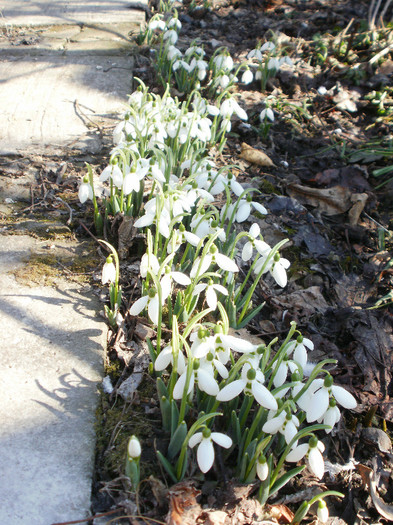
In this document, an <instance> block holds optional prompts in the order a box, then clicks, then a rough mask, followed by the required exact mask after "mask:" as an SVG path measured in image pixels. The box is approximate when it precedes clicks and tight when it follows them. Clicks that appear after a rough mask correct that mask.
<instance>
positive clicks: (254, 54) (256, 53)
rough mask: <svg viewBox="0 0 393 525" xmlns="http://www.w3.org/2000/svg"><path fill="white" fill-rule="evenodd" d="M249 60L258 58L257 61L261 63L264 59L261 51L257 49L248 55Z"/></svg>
mask: <svg viewBox="0 0 393 525" xmlns="http://www.w3.org/2000/svg"><path fill="white" fill-rule="evenodd" d="M247 58H248V59H251V58H256V59H257V60H259V61H261V60H262V59H263V54H262V52H261V50H260V49H258V48H256V49H252V50H251V51H250V52H249V53H248V55H247Z"/></svg>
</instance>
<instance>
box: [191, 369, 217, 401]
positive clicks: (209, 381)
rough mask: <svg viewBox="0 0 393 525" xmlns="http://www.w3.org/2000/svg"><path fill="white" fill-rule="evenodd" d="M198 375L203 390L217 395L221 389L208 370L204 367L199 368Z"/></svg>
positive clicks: (210, 394) (211, 394)
mask: <svg viewBox="0 0 393 525" xmlns="http://www.w3.org/2000/svg"><path fill="white" fill-rule="evenodd" d="M197 375H198V385H199V387H200V389H201V390H202V392H206V394H208V395H209V396H216V395H217V394H218V392H219V391H220V389H219V388H218V384H217V382H216V381H215V379H214V377H213V376H212V375H211V374H209V372H206V370H203V368H198V372H197Z"/></svg>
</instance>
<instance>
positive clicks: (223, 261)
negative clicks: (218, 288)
mask: <svg viewBox="0 0 393 525" xmlns="http://www.w3.org/2000/svg"><path fill="white" fill-rule="evenodd" d="M215 260H216V263H217V264H218V266H219V267H220V268H221V269H222V270H225V271H227V272H238V271H239V268H238V267H237V264H236V263H235V262H234V261H232V259H230V258H229V257H227V256H226V255H224V254H222V253H216V254H215ZM209 266H210V265H209Z"/></svg>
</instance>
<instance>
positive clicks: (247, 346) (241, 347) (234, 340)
mask: <svg viewBox="0 0 393 525" xmlns="http://www.w3.org/2000/svg"><path fill="white" fill-rule="evenodd" d="M220 339H221V341H222V342H223V343H224V345H226V346H229V348H232V350H235V351H236V352H242V353H244V352H253V351H254V350H255V348H256V346H255V345H254V344H252V343H250V341H246V340H245V339H241V338H240V337H235V336H233V335H226V334H220Z"/></svg>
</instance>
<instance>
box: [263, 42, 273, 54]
mask: <svg viewBox="0 0 393 525" xmlns="http://www.w3.org/2000/svg"><path fill="white" fill-rule="evenodd" d="M274 49H276V46H275V45H274V44H273V42H265V43H264V44H263V45H262V47H261V51H262V52H263V51H273V50H274Z"/></svg>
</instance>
